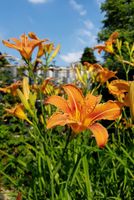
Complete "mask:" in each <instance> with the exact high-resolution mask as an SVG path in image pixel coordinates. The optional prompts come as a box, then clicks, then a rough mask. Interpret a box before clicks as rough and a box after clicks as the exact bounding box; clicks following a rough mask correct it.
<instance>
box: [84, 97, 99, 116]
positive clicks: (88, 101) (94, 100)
mask: <svg viewBox="0 0 134 200" xmlns="http://www.w3.org/2000/svg"><path fill="white" fill-rule="evenodd" d="M100 101H101V95H99V96H94V95H92V94H91V93H88V94H87V95H86V98H85V107H86V109H85V110H86V111H87V112H88V113H90V112H92V111H93V110H94V108H95V106H96V105H97V104H99V102H100Z"/></svg>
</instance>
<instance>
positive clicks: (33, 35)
mask: <svg viewBox="0 0 134 200" xmlns="http://www.w3.org/2000/svg"><path fill="white" fill-rule="evenodd" d="M28 36H29V37H30V38H31V39H34V40H37V41H38V40H40V39H39V38H38V37H37V35H36V34H35V33H33V32H29V33H28ZM45 41H48V39H45V40H44V42H45ZM45 45H46V44H43V43H41V44H39V45H38V46H39V50H38V53H37V58H40V57H41V56H43V55H44V46H45Z"/></svg>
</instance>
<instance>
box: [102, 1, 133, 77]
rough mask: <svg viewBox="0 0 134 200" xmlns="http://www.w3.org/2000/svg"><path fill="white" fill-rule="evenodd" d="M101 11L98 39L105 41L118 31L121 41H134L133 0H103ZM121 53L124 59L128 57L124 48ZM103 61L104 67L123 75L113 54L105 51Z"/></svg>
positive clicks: (130, 42) (131, 42)
mask: <svg viewBox="0 0 134 200" xmlns="http://www.w3.org/2000/svg"><path fill="white" fill-rule="evenodd" d="M101 11H102V12H104V20H103V21H102V24H103V27H102V29H101V31H100V32H99V33H98V41H99V42H100V41H106V40H107V39H108V38H109V36H110V35H111V34H112V33H113V32H114V31H118V32H119V39H121V40H122V42H123V43H124V42H125V41H127V42H128V43H129V44H130V45H132V44H133V42H134V28H133V20H134V0H105V2H104V3H102V4H101ZM122 55H123V58H124V59H125V60H128V59H129V56H128V54H127V52H126V48H124V49H123V51H122ZM104 61H105V63H104V65H105V66H106V67H107V66H108V67H109V69H112V70H117V71H119V73H118V76H119V78H123V77H124V71H123V70H122V65H121V64H120V63H119V62H118V61H117V59H116V58H115V57H114V55H109V54H107V53H105V54H104ZM131 73H132V71H131ZM131 73H130V74H131ZM130 79H131V78H130Z"/></svg>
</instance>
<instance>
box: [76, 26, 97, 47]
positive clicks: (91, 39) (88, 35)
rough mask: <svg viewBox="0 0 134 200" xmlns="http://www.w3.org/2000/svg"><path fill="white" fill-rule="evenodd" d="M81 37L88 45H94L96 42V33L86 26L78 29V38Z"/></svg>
mask: <svg viewBox="0 0 134 200" xmlns="http://www.w3.org/2000/svg"><path fill="white" fill-rule="evenodd" d="M80 39H81V41H82V40H83V41H85V43H86V44H87V46H89V45H94V44H95V43H96V36H95V33H93V32H92V31H90V30H86V29H84V28H83V29H80V30H79V31H78V40H79V41H80ZM81 41H80V42H81ZM82 43H84V42H82Z"/></svg>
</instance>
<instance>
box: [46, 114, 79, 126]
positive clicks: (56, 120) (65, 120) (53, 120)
mask: <svg viewBox="0 0 134 200" xmlns="http://www.w3.org/2000/svg"><path fill="white" fill-rule="evenodd" d="M70 123H75V122H74V120H71V119H69V115H68V114H67V113H65V114H62V113H58V112H56V113H54V114H53V115H52V116H51V117H50V118H49V119H48V120H47V129H49V128H53V127H54V126H57V125H60V126H64V125H66V124H70Z"/></svg>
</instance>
